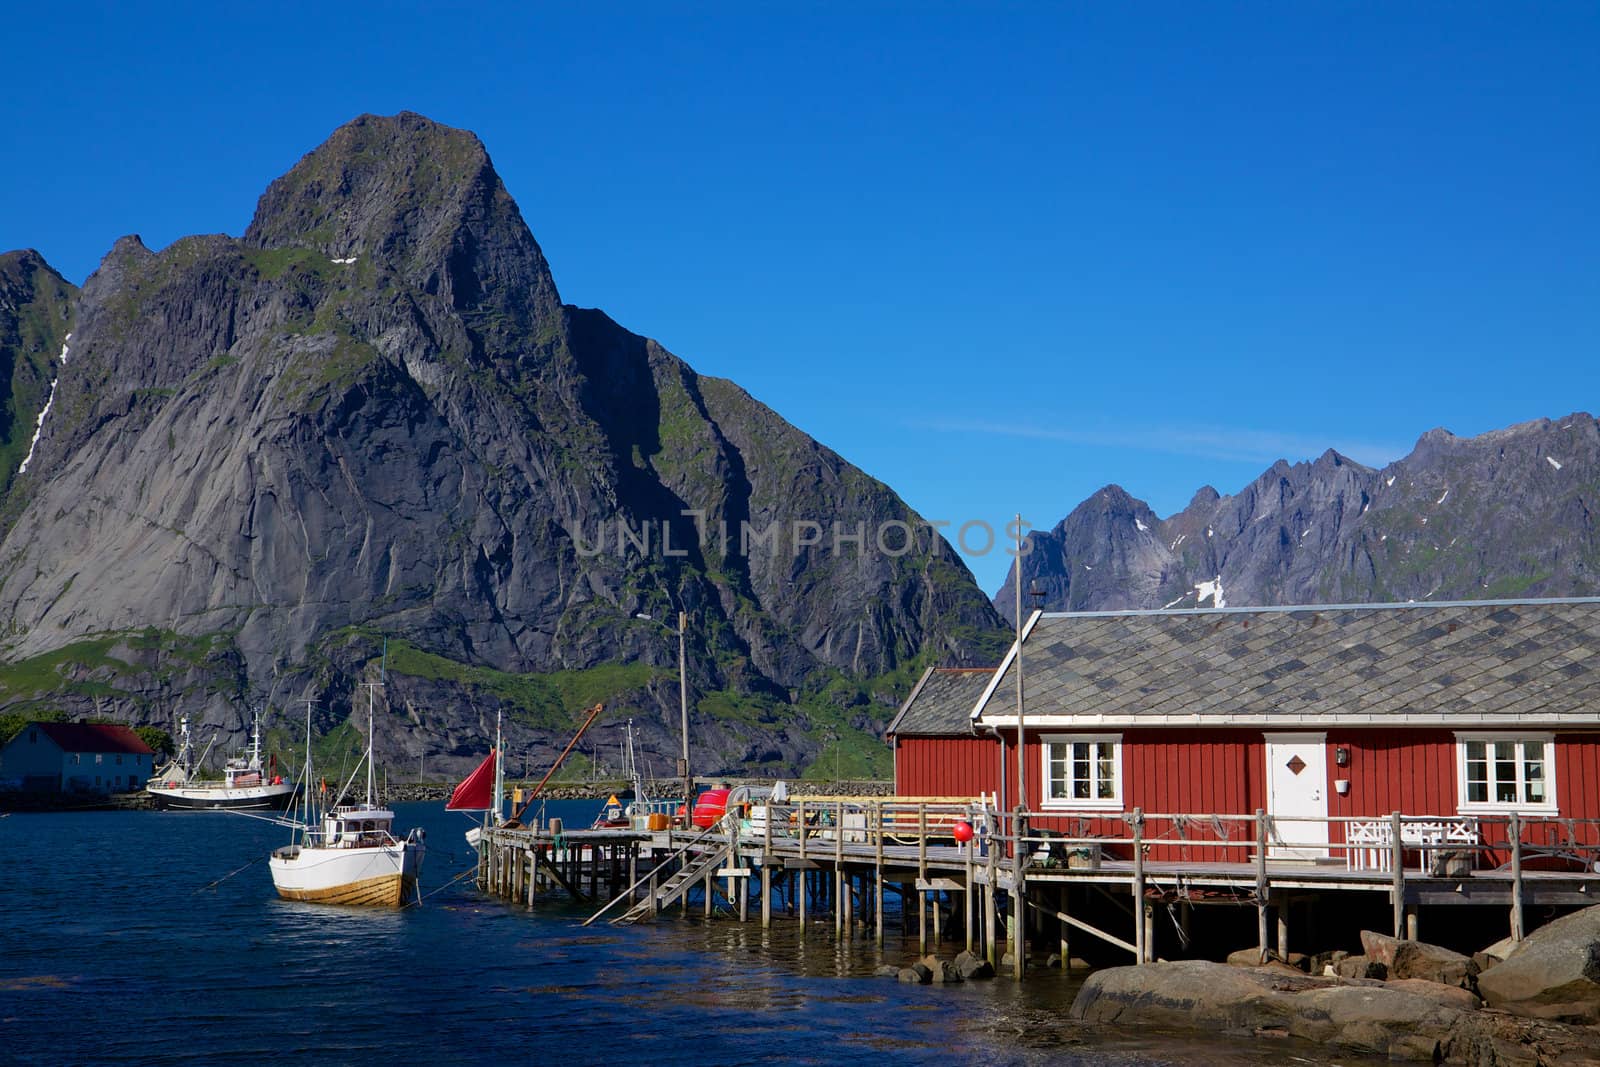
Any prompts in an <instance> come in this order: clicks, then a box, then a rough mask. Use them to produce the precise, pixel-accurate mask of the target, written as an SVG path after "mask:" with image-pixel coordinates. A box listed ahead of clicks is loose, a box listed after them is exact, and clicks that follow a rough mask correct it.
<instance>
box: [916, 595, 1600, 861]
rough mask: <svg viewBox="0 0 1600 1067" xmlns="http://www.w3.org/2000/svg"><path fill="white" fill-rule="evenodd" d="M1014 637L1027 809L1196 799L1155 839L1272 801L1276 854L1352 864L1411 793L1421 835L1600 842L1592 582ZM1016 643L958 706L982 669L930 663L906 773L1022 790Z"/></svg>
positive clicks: (1101, 616)
mask: <svg viewBox="0 0 1600 1067" xmlns="http://www.w3.org/2000/svg"><path fill="white" fill-rule="evenodd" d="M1021 644H1022V648H1021V669H1022V676H1023V684H1024V690H1023V723H1024V734H1025V745H1024V751H1023V760H1024V764H1023V770H1024V773H1025V777H1026V785H1025V788H1026V796H1025V798H1024V802H1025V806H1026V807H1027V808H1028V809H1029V810H1030V811H1032V812H1036V813H1041V815H1040V818H1039V819H1037V820H1036V821H1035V824H1036V825H1043V826H1047V827H1054V828H1058V829H1062V830H1065V831H1066V832H1069V833H1072V834H1074V836H1076V835H1077V834H1080V833H1085V832H1087V833H1091V834H1101V833H1104V834H1105V835H1107V836H1126V833H1127V831H1126V829H1125V826H1126V816H1127V815H1129V814H1130V813H1131V812H1132V811H1133V810H1134V809H1136V808H1137V809H1142V810H1143V811H1144V812H1154V813H1166V814H1182V815H1185V816H1197V817H1200V818H1190V819H1184V820H1175V821H1174V820H1169V821H1168V822H1166V823H1165V824H1164V827H1165V828H1164V829H1161V830H1154V829H1153V836H1155V837H1156V838H1157V839H1158V842H1160V843H1158V845H1157V846H1156V849H1157V852H1156V854H1157V855H1158V856H1160V855H1162V854H1163V852H1168V853H1170V852H1171V851H1172V850H1173V849H1175V848H1179V847H1181V845H1182V843H1183V842H1185V841H1194V840H1202V839H1212V838H1214V837H1216V836H1217V835H1219V834H1220V835H1224V836H1226V835H1229V834H1230V832H1235V831H1231V830H1230V827H1229V826H1228V825H1226V824H1223V823H1220V822H1217V821H1215V820H1213V821H1211V823H1210V824H1209V825H1208V824H1207V823H1206V822H1205V821H1204V817H1206V816H1210V815H1226V814H1241V815H1247V814H1250V813H1252V812H1254V811H1256V810H1257V809H1260V810H1263V811H1265V812H1266V813H1267V814H1269V815H1271V816H1272V819H1273V822H1272V826H1273V835H1274V838H1273V839H1274V842H1275V843H1276V844H1277V845H1278V846H1279V847H1278V848H1277V849H1276V852H1277V853H1278V854H1279V855H1285V854H1287V855H1301V856H1304V857H1306V858H1308V859H1325V860H1334V861H1338V860H1343V861H1345V862H1348V863H1350V864H1352V865H1360V864H1362V863H1365V862H1369V861H1371V862H1380V863H1381V862H1384V861H1385V853H1384V852H1383V843H1384V842H1385V841H1391V842H1392V839H1393V838H1392V835H1388V836H1386V834H1387V826H1386V825H1380V823H1382V822H1383V821H1384V820H1386V818H1387V817H1388V816H1389V815H1390V814H1391V813H1393V812H1397V811H1398V812H1401V813H1404V814H1405V815H1407V816H1412V817H1427V819H1429V820H1432V822H1431V823H1425V824H1423V825H1422V826H1421V827H1420V828H1418V829H1415V830H1411V829H1408V830H1407V831H1406V833H1408V834H1415V835H1417V840H1415V841H1408V842H1407V844H1408V845H1418V846H1419V847H1418V848H1417V849H1416V850H1415V851H1417V852H1419V853H1421V852H1423V851H1424V850H1423V848H1422V847H1420V846H1433V848H1430V849H1429V851H1436V850H1440V849H1442V848H1443V847H1444V846H1448V845H1450V844H1452V843H1457V844H1470V843H1472V842H1489V843H1492V842H1494V841H1496V840H1499V839H1501V838H1500V835H1503V834H1504V833H1505V832H1506V829H1507V826H1508V823H1509V818H1508V817H1509V816H1510V815H1511V814H1513V813H1515V814H1517V815H1518V816H1519V818H1521V819H1525V820H1526V821H1527V824H1528V826H1527V828H1525V829H1524V830H1523V831H1522V832H1523V833H1524V840H1528V841H1530V842H1531V843H1532V844H1533V845H1534V846H1535V847H1537V848H1540V849H1542V850H1543V851H1545V852H1548V853H1549V854H1551V855H1552V856H1553V857H1556V858H1557V861H1558V862H1572V861H1575V860H1581V859H1582V857H1584V856H1592V855H1594V847H1595V846H1596V845H1597V844H1600V834H1597V833H1596V830H1597V824H1595V823H1587V822H1585V820H1600V669H1596V668H1600V661H1597V662H1596V663H1595V664H1591V663H1590V662H1589V661H1590V658H1591V656H1592V655H1593V654H1594V653H1596V652H1600V598H1582V599H1564V600H1537V601H1518V602H1511V601H1491V602H1463V603H1441V604H1370V605H1340V606H1325V607H1282V608H1224V609H1217V610H1190V611H1132V612H1085V613H1064V614H1043V613H1036V614H1035V615H1034V616H1033V617H1032V618H1031V619H1029V620H1028V622H1027V624H1026V626H1025V627H1024V633H1023V640H1022V642H1021ZM1017 661H1018V649H1017V648H1016V646H1015V645H1013V647H1012V648H1011V650H1010V651H1009V652H1008V654H1007V655H1006V657H1005V660H1004V662H1002V663H1001V665H1000V666H999V668H998V669H996V670H994V671H993V672H990V673H989V675H988V677H987V680H986V682H985V684H984V685H983V686H982V687H981V688H980V689H979V690H978V692H977V693H976V696H975V697H974V698H973V700H972V702H971V704H970V705H969V706H967V708H966V710H965V715H966V722H965V724H962V723H960V722H959V719H958V715H957V708H958V706H959V704H960V703H961V701H962V700H964V699H965V698H966V696H967V695H968V694H969V693H971V692H972V690H973V688H974V687H975V686H976V683H975V681H974V678H973V675H971V674H970V673H960V674H953V673H948V672H940V671H931V672H929V674H928V675H925V676H924V678H923V680H922V682H920V683H919V684H918V686H917V689H916V690H915V691H914V692H913V693H912V695H911V697H910V698H909V699H908V700H907V702H906V704H905V706H904V707H903V708H902V709H901V711H900V714H899V715H897V716H896V719H895V723H894V724H893V726H892V727H891V732H892V733H893V735H894V736H893V743H894V746H895V779H896V785H897V791H898V792H900V793H902V794H912V795H919V794H921V795H925V794H940V795H946V796H949V795H956V794H964V795H973V796H976V795H978V794H997V795H998V797H999V801H1000V804H1001V806H1002V807H1004V808H1007V809H1009V808H1011V807H1012V806H1014V805H1015V804H1016V800H1015V794H1016V784H1015V783H1016V768H1015V764H1014V763H1013V762H1012V761H1013V760H1014V758H1015V755H1016V732H1017V714H1016V702H1015V695H1014V694H1015V686H1016V676H1015V673H1014V672H1015V671H1016V670H1017V669H1018V662H1017ZM1234 825H1236V826H1237V825H1240V824H1234ZM1361 845H1371V846H1372V847H1371V848H1370V849H1368V848H1362V847H1358V846H1361ZM1219 851H1221V850H1213V852H1219ZM1216 858H1240V857H1224V856H1217V857H1216ZM1491 858H1492V857H1491ZM1477 859H1478V861H1479V862H1482V861H1483V859H1484V857H1483V856H1481V855H1480V856H1478V857H1477Z"/></svg>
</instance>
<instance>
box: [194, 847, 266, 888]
mask: <svg viewBox="0 0 1600 1067" xmlns="http://www.w3.org/2000/svg"><path fill="white" fill-rule="evenodd" d="M261 859H262V857H260V856H257V857H256V858H255V859H253V860H251V861H250V862H249V863H247V864H245V865H244V866H243V867H240V868H239V870H237V871H229V872H228V873H227V874H225V875H223V876H222V877H221V878H218V879H217V880H216V881H215V882H212V883H211V884H210V885H203V886H201V887H200V888H199V889H196V890H195V891H194V893H191V894H190V896H194V895H195V894H197V893H204V892H205V891H206V890H207V889H215V888H217V886H219V885H221V884H222V883H223V882H226V881H227V880H228V879H229V878H232V877H233V876H234V875H236V874H238V873H239V871H246V870H249V869H250V868H251V867H254V866H255V865H256V864H258V863H260V862H261Z"/></svg>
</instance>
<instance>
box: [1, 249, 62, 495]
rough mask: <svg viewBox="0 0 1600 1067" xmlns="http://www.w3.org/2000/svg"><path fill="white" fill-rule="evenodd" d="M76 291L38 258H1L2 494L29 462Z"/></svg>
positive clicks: (27, 254)
mask: <svg viewBox="0 0 1600 1067" xmlns="http://www.w3.org/2000/svg"><path fill="white" fill-rule="evenodd" d="M77 291H78V290H77V287H76V286H73V285H71V284H69V283H68V282H67V281H65V280H64V279H63V278H62V277H61V276H60V275H59V274H57V273H56V272H55V271H53V270H51V269H50V266H49V264H47V263H46V262H45V261H44V259H43V257H41V256H40V255H39V253H37V252H33V251H26V252H7V253H5V254H3V255H0V399H3V402H0V491H3V490H4V489H6V488H7V487H9V486H10V484H11V482H12V480H13V479H14V478H15V477H16V475H17V470H18V468H20V467H21V466H22V464H23V463H24V462H26V461H27V458H28V450H29V448H30V447H31V446H32V444H33V440H34V438H33V434H34V431H35V430H36V429H37V428H38V426H39V412H40V411H42V410H43V409H44V406H45V404H46V403H47V402H48V401H49V399H50V389H51V386H52V384H53V383H54V382H55V380H56V374H57V372H58V368H59V365H60V357H61V353H62V351H63V348H62V346H63V344H64V343H65V342H66V337H67V334H68V332H70V330H71V326H72V301H73V297H74V296H75V295H76V294H77Z"/></svg>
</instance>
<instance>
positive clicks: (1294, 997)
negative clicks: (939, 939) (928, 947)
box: [1070, 961, 1600, 1067]
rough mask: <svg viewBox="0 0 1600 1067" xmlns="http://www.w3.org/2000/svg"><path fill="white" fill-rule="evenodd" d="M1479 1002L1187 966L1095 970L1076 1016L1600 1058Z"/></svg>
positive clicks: (1464, 1059) (1368, 1045)
mask: <svg viewBox="0 0 1600 1067" xmlns="http://www.w3.org/2000/svg"><path fill="white" fill-rule="evenodd" d="M1475 1004H1476V1001H1475V999H1474V998H1473V997H1472V995H1471V994H1470V993H1469V992H1467V991H1465V990H1462V989H1459V988H1457V987H1452V986H1446V985H1442V984H1439V983H1434V982H1426V981H1423V980H1421V979H1402V980H1400V981H1398V982H1390V983H1385V982H1378V981H1372V980H1358V981H1354V982H1351V981H1344V980H1340V979H1337V978H1318V977H1312V976H1307V975H1301V974H1296V973H1294V972H1293V971H1291V970H1290V969H1288V968H1286V967H1258V968H1246V967H1230V966H1228V965H1227V964H1221V963H1208V962H1203V961H1183V962H1178V963H1155V964H1146V965H1144V966H1142V967H1116V968H1111V969H1109V970H1103V971H1097V972H1095V973H1094V974H1092V975H1090V976H1089V979H1088V981H1086V982H1085V983H1084V986H1083V989H1082V990H1081V991H1080V992H1079V994H1078V997H1077V999H1076V1000H1075V1001H1074V1002H1073V1005H1072V1009H1071V1013H1070V1014H1071V1017H1072V1018H1073V1019H1075V1020H1078V1021H1080V1022H1086V1023H1111V1024H1115V1025H1118V1026H1137V1027H1160V1028H1164V1029H1174V1030H1196V1031H1198V1030H1205V1031H1207V1032H1215V1031H1217V1030H1219V1029H1220V1030H1223V1031H1225V1032H1229V1033H1232V1034H1235V1035H1258V1036H1268V1035H1270V1036H1275V1037H1280V1038H1281V1037H1285V1036H1287V1037H1294V1038H1301V1039H1303V1040H1306V1041H1314V1042H1317V1043H1320V1044H1324V1045H1333V1046H1338V1047H1341V1048H1345V1049H1349V1050H1351V1051H1356V1052H1368V1053H1377V1054H1379V1055H1384V1056H1388V1057H1390V1058H1393V1059H1405V1060H1417V1061H1422V1062H1431V1063H1463V1064H1472V1065H1474V1067H1511V1065H1516V1067H1523V1065H1527V1067H1535V1065H1540V1064H1558V1063H1591V1062H1597V1060H1600V1031H1596V1030H1594V1029H1591V1028H1586V1027H1569V1026H1559V1025H1555V1024H1551V1023H1546V1022H1538V1021H1532V1020H1526V1019H1516V1018H1513V1017H1511V1016H1509V1015H1503V1014H1494V1013H1487V1012H1481V1011H1477V1010H1474V1009H1473V1006H1474V1005H1475Z"/></svg>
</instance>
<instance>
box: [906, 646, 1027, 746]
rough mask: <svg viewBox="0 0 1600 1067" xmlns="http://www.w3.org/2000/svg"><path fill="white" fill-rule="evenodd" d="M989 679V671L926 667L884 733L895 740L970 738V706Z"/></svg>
mask: <svg viewBox="0 0 1600 1067" xmlns="http://www.w3.org/2000/svg"><path fill="white" fill-rule="evenodd" d="M1024 665H1026V664H1024ZM992 677H994V668H993V667H981V668H976V669H974V668H970V667H929V668H928V669H927V670H926V671H924V672H922V677H921V678H920V679H918V681H917V684H916V686H915V687H914V688H913V689H912V690H911V695H910V696H908V697H907V698H906V702H905V703H904V704H902V705H900V711H899V713H898V714H896V715H895V717H894V720H893V721H892V722H890V723H889V729H888V731H887V733H889V734H891V735H895V736H899V737H909V736H918V737H966V736H968V735H970V734H971V733H972V706H973V705H974V704H976V703H977V702H978V697H980V696H982V695H983V687H984V686H986V685H988V684H989V679H990V678H992Z"/></svg>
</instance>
